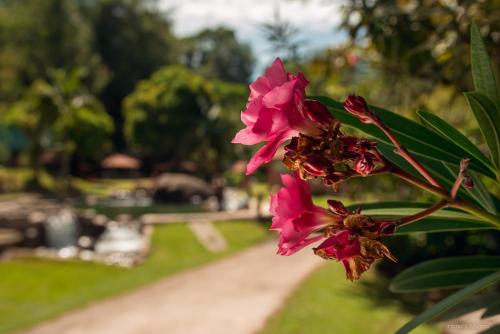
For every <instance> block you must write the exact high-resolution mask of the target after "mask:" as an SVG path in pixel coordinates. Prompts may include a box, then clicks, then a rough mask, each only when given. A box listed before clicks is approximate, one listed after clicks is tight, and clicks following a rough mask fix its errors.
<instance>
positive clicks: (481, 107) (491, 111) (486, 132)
mask: <svg viewBox="0 0 500 334" xmlns="http://www.w3.org/2000/svg"><path fill="white" fill-rule="evenodd" d="M464 95H465V98H466V99H467V102H468V103H469V106H470V109H471V110H472V112H473V113H474V116H475V117H476V119H477V122H478V123H479V128H480V130H481V133H482V134H483V138H484V141H485V142H486V144H487V145H488V148H489V150H490V155H491V159H492V161H493V163H494V164H495V166H496V167H497V170H498V169H500V112H499V111H498V109H497V107H496V105H495V103H493V102H492V101H491V99H489V98H488V97H487V96H486V95H484V94H481V93H477V92H470V93H464Z"/></svg>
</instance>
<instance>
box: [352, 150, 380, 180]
mask: <svg viewBox="0 0 500 334" xmlns="http://www.w3.org/2000/svg"><path fill="white" fill-rule="evenodd" d="M354 168H355V169H356V172H358V173H359V174H361V175H362V176H366V175H368V174H370V173H371V172H372V170H373V168H375V164H374V163H373V160H372V159H371V158H370V157H369V156H367V155H365V154H362V155H360V156H359V158H358V159H357V160H356V162H355V163H354Z"/></svg>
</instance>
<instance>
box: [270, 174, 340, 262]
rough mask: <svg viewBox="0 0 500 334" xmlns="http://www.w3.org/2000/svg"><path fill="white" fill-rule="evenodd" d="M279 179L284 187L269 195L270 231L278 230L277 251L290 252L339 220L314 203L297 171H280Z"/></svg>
mask: <svg viewBox="0 0 500 334" xmlns="http://www.w3.org/2000/svg"><path fill="white" fill-rule="evenodd" d="M281 180H282V182H283V188H281V190H280V191H279V192H278V193H276V194H274V195H271V209H270V211H271V214H272V215H273V223H272V225H271V230H275V231H278V232H279V233H280V238H279V243H278V254H280V255H292V254H294V253H295V252H297V251H299V250H301V249H302V248H304V247H305V246H307V245H309V244H311V243H313V242H316V241H319V240H321V239H322V238H323V235H321V234H320V235H315V236H311V234H313V233H314V232H317V231H320V230H322V229H324V228H325V227H327V226H329V225H332V224H339V223H340V222H341V220H342V219H339V218H338V217H337V216H335V215H334V214H332V213H330V212H328V211H327V210H326V209H323V208H321V207H318V206H316V205H314V204H313V202H312V197H311V190H310V188H309V185H308V184H307V183H306V182H305V181H303V180H302V179H301V178H300V177H299V175H298V174H297V173H295V174H294V175H293V176H292V175H288V174H282V175H281Z"/></svg>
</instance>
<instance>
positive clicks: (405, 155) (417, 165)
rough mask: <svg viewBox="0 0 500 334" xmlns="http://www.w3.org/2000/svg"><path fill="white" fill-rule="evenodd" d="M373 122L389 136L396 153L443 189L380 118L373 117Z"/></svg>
mask: <svg viewBox="0 0 500 334" xmlns="http://www.w3.org/2000/svg"><path fill="white" fill-rule="evenodd" d="M373 124H375V125H376V126H377V127H378V128H379V129H380V130H382V131H383V132H384V134H385V135H386V136H387V138H389V140H390V141H391V142H392V143H393V144H394V146H395V147H396V153H397V154H399V155H400V156H401V157H403V158H404V159H405V160H406V161H408V163H409V164H410V165H412V166H413V168H415V169H416V170H417V171H418V172H419V173H420V174H421V175H422V176H423V177H424V178H425V179H426V180H427V181H428V182H429V183H430V184H432V185H433V186H435V187H438V188H441V189H443V187H442V186H441V185H440V184H439V182H438V181H436V179H434V177H433V176H432V175H431V174H430V173H429V172H428V171H427V169H425V167H424V166H422V165H421V164H420V162H418V161H417V159H415V158H414V157H413V155H411V153H410V152H409V151H408V150H407V149H406V148H405V147H404V146H403V145H401V143H400V142H399V141H398V140H397V139H396V137H394V135H393V134H392V132H391V131H390V130H389V128H388V127H387V126H386V125H385V124H384V123H383V122H382V121H381V120H380V118H378V117H374V119H373Z"/></svg>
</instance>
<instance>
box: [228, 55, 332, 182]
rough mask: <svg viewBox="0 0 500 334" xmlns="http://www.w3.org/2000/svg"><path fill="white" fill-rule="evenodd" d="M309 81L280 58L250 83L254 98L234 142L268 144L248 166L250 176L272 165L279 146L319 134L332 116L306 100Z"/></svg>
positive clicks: (314, 102) (242, 115)
mask: <svg viewBox="0 0 500 334" xmlns="http://www.w3.org/2000/svg"><path fill="white" fill-rule="evenodd" d="M307 84H308V81H307V80H306V78H305V77H304V76H303V75H302V74H301V73H298V74H297V75H292V74H290V73H288V72H286V70H285V68H284V66H283V63H282V62H281V60H280V59H279V58H277V59H276V60H275V61H274V62H273V64H272V65H271V66H270V67H268V68H267V69H266V71H265V74H264V75H263V76H261V77H259V78H258V79H257V80H255V81H254V82H253V83H252V84H250V97H249V99H248V103H247V106H246V110H245V111H243V112H242V113H241V121H242V122H243V123H244V124H245V125H246V128H244V129H242V130H240V131H239V132H238V133H237V134H236V136H235V137H234V138H233V140H232V143H235V144H243V145H255V144H258V143H262V142H265V143H266V144H265V145H264V146H263V147H262V148H260V149H259V150H258V151H257V153H255V155H254V156H253V157H252V159H251V160H250V161H249V162H248V164H247V170H246V174H247V175H249V174H251V173H253V172H254V171H255V170H256V169H257V168H258V167H259V166H261V165H262V164H264V163H267V162H269V161H270V160H271V159H272V158H273V157H274V155H275V154H276V151H277V150H278V147H279V146H280V145H281V144H282V143H284V142H285V141H287V140H288V139H290V138H292V137H294V136H297V135H298V134H299V133H307V134H317V133H319V128H321V127H322V126H327V124H323V123H325V122H328V121H329V120H330V119H331V118H332V117H331V116H330V114H329V113H328V111H327V110H326V107H324V106H323V105H321V103H319V102H317V101H311V100H306V97H305V88H306V86H307Z"/></svg>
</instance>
